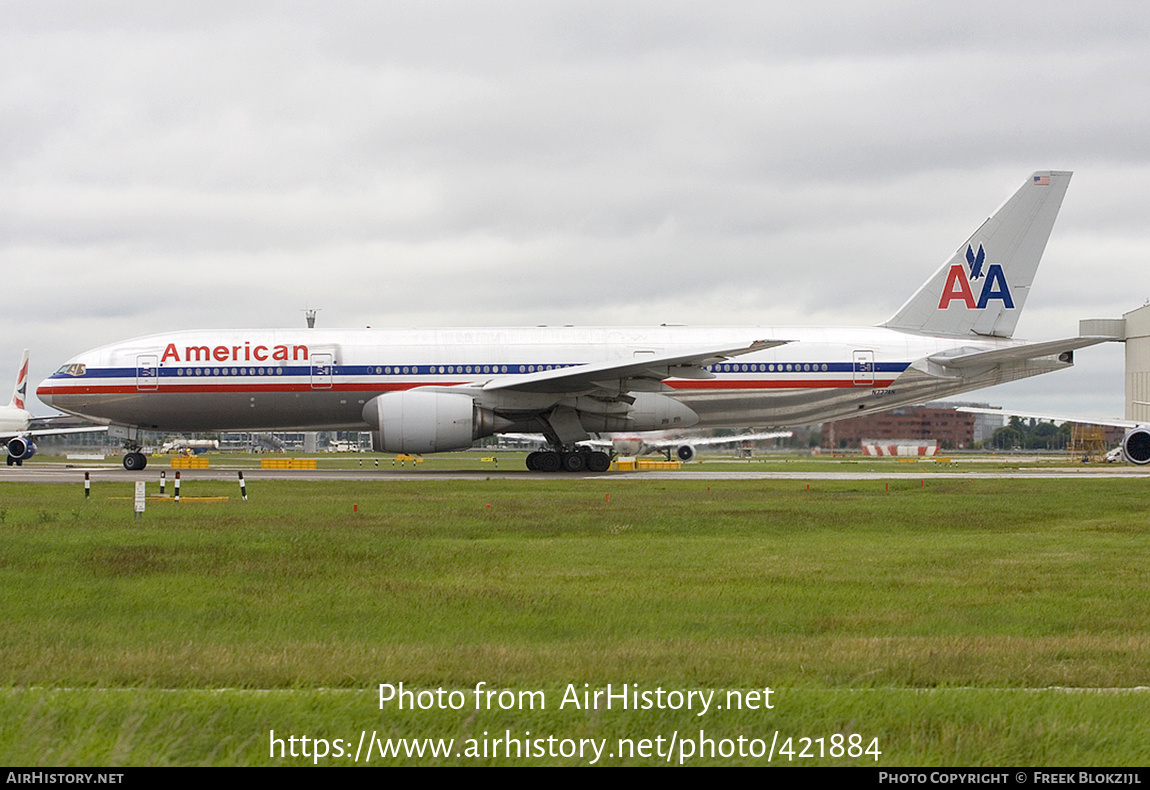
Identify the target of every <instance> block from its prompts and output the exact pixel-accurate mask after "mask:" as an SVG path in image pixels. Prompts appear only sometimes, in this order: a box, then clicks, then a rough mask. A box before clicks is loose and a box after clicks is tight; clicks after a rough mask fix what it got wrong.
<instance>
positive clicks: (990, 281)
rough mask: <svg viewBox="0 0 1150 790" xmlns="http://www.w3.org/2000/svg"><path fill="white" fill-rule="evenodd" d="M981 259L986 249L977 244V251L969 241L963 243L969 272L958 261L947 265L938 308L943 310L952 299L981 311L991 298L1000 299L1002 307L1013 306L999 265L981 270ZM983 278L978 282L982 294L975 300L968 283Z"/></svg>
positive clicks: (983, 259)
mask: <svg viewBox="0 0 1150 790" xmlns="http://www.w3.org/2000/svg"><path fill="white" fill-rule="evenodd" d="M985 261H986V251H985V250H983V249H982V245H981V244H979V245H978V252H977V253H975V251H974V250H973V249H972V248H971V246H970V245H969V244H968V245H966V263H967V265H968V266H969V267H970V273H969V274H967V271H966V268H965V267H964V266H963V265H962V264H961V263H956V264H954V265H953V266H951V267H950V271H949V272H947V275H946V285H945V286H943V289H942V297H941V298H940V299H939V300H938V309H939V310H945V309H947V308H948V307H950V303H951V302H954V301H959V302H962V303H963V304H964V305H966V306H967V307H968V308H969V309H971V310H981V309H983V308H984V307H986V306H987V304H989V303H990V300H991V299H1001V300H1002V306H1003V307H1014V299H1013V298H1011V296H1010V286H1008V285H1007V284H1006V275H1005V274H1003V272H1002V264H1000V263H992V264H990V265H989V266H988V267H987V268H986V271H985V272H983V270H982V265H983V263H984V262H985ZM983 277H985V278H986V279H985V281H984V282H983V283H982V293H980V294H979V296H978V300H977V301H975V298H974V291H973V289H971V287H970V284H971V283H972V282H974V281H976V280H981V279H983Z"/></svg>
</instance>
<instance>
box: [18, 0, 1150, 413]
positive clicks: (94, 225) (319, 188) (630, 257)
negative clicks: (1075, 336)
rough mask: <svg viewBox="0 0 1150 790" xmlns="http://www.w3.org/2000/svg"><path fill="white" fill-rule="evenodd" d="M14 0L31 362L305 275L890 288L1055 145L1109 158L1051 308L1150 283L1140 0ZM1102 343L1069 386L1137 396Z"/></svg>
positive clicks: (617, 291) (295, 286)
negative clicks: (1105, 368)
mask: <svg viewBox="0 0 1150 790" xmlns="http://www.w3.org/2000/svg"><path fill="white" fill-rule="evenodd" d="M193 9H194V10H193ZM5 10H6V16H7V22H6V25H5V27H4V30H3V31H2V32H0V66H2V68H3V70H4V74H5V80H4V81H3V83H2V84H0V179H2V183H3V184H4V186H3V188H2V189H0V266H3V270H4V272H5V273H6V277H7V282H8V283H9V286H10V291H9V292H10V294H17V295H18V296H17V297H16V298H12V297H11V296H10V299H9V300H8V302H9V309H8V310H6V311H5V312H4V316H3V318H0V321H3V325H2V330H3V331H2V332H0V363H2V360H3V359H11V360H12V364H13V365H15V362H16V361H17V359H18V354H19V349H20V348H22V347H24V346H25V345H31V346H32V347H33V366H34V371H38V372H39V373H40V374H43V373H46V372H47V371H48V370H50V369H52V368H54V367H55V366H56V365H57V364H59V362H61V361H63V359H66V358H67V357H69V356H71V355H73V354H74V353H76V352H78V351H80V350H82V349H84V348H87V347H90V346H92V345H95V344H98V343H104V342H111V341H114V340H116V339H119V338H121V337H125V336H129V335H132V334H143V333H149V332H154V331H161V330H164V329H168V328H174V327H191V326H214V327H226V326H235V325H241V324H246V325H257V326H272V325H282V324H294V323H300V322H302V319H301V316H300V313H299V311H300V310H301V309H302V308H303V307H304V305H305V303H309V304H311V305H312V306H318V307H322V308H323V312H321V314H320V320H321V322H322V323H325V324H327V325H348V326H359V325H364V324H372V325H377V326H380V325H392V324H394V325H426V324H431V325H436V324H454V325H459V324H485V325H491V324H517V323H528V324H537V323H639V324H642V323H659V322H663V321H679V322H690V323H755V324H787V323H842V324H851V323H864V324H865V323H874V322H877V321H881V320H883V319H885V318H886V317H887V316H888V315H890V313H892V312H893V311H894V310H895V309H896V308H897V307H898V306H899V304H901V302H902V301H903V300H904V299H905V298H906V296H907V295H909V293H910V292H911V291H913V290H914V288H915V287H917V285H918V284H919V282H921V281H922V280H923V279H924V278H925V277H926V275H927V274H928V273H929V272H930V271H931V270H932V269H933V268H934V267H936V266H937V265H938V264H940V263H941V262H942V261H943V259H944V258H946V257H947V256H948V255H949V253H950V252H951V251H952V250H953V249H954V248H955V246H957V245H958V244H959V243H960V242H961V241H962V240H963V239H964V238H965V237H966V235H967V234H968V233H969V232H970V231H971V230H973V229H974V228H975V227H976V226H977V225H978V224H979V223H980V222H981V220H982V219H983V218H984V217H985V216H986V215H987V214H989V212H990V211H991V210H993V208H994V207H995V205H997V203H998V202H1000V201H1001V200H1003V199H1005V198H1006V197H1007V196H1008V195H1009V194H1010V192H1011V191H1013V189H1014V188H1015V187H1016V186H1017V185H1018V184H1019V183H1021V181H1022V180H1023V179H1024V178H1025V177H1026V176H1027V175H1028V174H1029V173H1030V172H1032V171H1033V170H1035V169H1042V168H1048V167H1054V168H1059V169H1063V168H1065V169H1074V170H1076V171H1077V172H1076V176H1075V179H1074V182H1073V183H1072V185H1071V187H1070V192H1069V195H1068V197H1067V201H1066V205H1065V206H1064V209H1063V213H1062V216H1061V217H1060V219H1059V223H1058V225H1057V226H1056V228H1055V234H1054V236H1053V238H1052V240H1051V244H1050V247H1049V249H1048V252H1047V258H1046V262H1045V263H1044V269H1043V271H1042V272H1041V273H1040V276H1039V280H1038V282H1037V283H1036V285H1035V290H1034V294H1033V297H1032V299H1031V300H1030V302H1029V304H1028V308H1027V314H1026V315H1024V317H1023V319H1022V324H1021V325H1020V327H1019V330H1020V333H1023V334H1026V335H1027V336H1033V337H1046V336H1050V337H1053V336H1057V335H1064V334H1070V333H1073V332H1074V331H1076V322H1077V320H1078V319H1079V318H1082V317H1093V316H1099V315H1102V316H1107V315H1119V314H1121V313H1122V312H1124V311H1126V310H1129V309H1132V308H1134V307H1137V306H1139V305H1140V304H1142V302H1143V300H1144V299H1145V298H1147V297H1148V296H1150V280H1147V278H1146V277H1145V275H1144V273H1143V272H1144V265H1143V261H1144V260H1145V259H1146V258H1147V251H1148V248H1150V238H1148V232H1147V230H1146V222H1145V217H1146V216H1147V213H1148V209H1150V205H1148V200H1147V198H1146V197H1144V195H1143V191H1142V190H1141V188H1140V187H1141V186H1142V183H1143V176H1144V175H1147V173H1148V171H1150V162H1147V153H1146V146H1145V139H1146V132H1147V126H1148V121H1150V118H1148V113H1150V110H1147V108H1148V107H1150V102H1148V101H1147V93H1148V89H1150V85H1148V84H1147V82H1148V80H1150V62H1148V61H1150V47H1148V46H1147V43H1150V42H1148V41H1147V32H1148V31H1147V25H1148V22H1147V19H1146V15H1145V13H1144V11H1143V10H1142V9H1141V7H1140V6H1138V5H1137V4H1106V5H1102V6H1094V7H1088V6H1084V5H1081V4H1078V3H1071V2H1055V3H1038V2H1024V3H1013V4H1008V6H1006V7H1004V6H1002V5H1001V4H992V3H986V2H975V3H963V4H954V5H941V6H940V5H938V4H933V5H929V6H926V5H923V4H918V3H902V2H885V3H877V4H876V3H867V4H859V3H845V2H844V3H817V2H816V3H813V4H803V5H802V6H801V7H799V6H793V4H791V5H786V4H764V3H748V2H718V3H708V4H706V5H705V6H703V5H699V4H694V3H675V2H671V3H667V2H660V3H654V2H651V3H641V2H640V3H626V4H620V3H597V2H578V3H547V4H539V3H527V2H523V3H498V4H492V3H462V2H443V3H423V2H418V3H416V2H411V3H387V4H379V3H372V2H336V3H324V4H318V3H281V2H275V3H272V2H267V3H258V2H253V3H243V2H240V3H212V2H209V3H197V4H196V5H195V6H194V7H179V6H175V7H169V6H165V5H164V4H149V3H140V2H91V3H84V4H82V5H80V6H77V5H76V4H73V3H53V2H37V3H24V2H20V3H14V4H10V5H9V6H7V7H6V9H5ZM1084 275H1085V276H1084ZM1140 283H1144V284H1143V285H1140ZM1091 353H1092V352H1091V350H1086V351H1083V352H1081V353H1080V355H1079V359H1080V361H1081V360H1083V359H1085V358H1087V357H1088V356H1089V355H1090V354H1091ZM1102 356H1103V357H1105V355H1102ZM1111 361H1112V360H1111ZM0 369H2V368H0ZM1080 373H1081V370H1077V371H1074V372H1071V373H1067V374H1060V376H1062V377H1063V378H1062V381H1061V382H1059V383H1058V386H1057V388H1056V391H1057V393H1058V395H1059V396H1060V397H1062V398H1063V399H1070V398H1075V397H1077V398H1078V399H1079V400H1080V401H1082V402H1083V403H1085V404H1086V405H1093V407H1094V408H1093V409H1091V410H1093V411H1098V412H1105V411H1117V410H1119V409H1120V407H1121V392H1120V382H1119V385H1118V391H1110V390H1112V389H1113V386H1112V384H1113V382H1112V381H1111V382H1110V383H1108V384H1107V385H1106V389H1107V391H1106V392H1105V393H1102V392H1101V390H1100V388H1099V387H1098V386H1097V382H1098V378H1099V375H1101V374H1099V373H1098V372H1097V371H1093V372H1092V373H1091V375H1089V376H1084V375H1080ZM1015 386H1022V385H1015ZM1025 386H1031V385H1030V384H1027V385H1025ZM1033 386H1035V387H1038V388H1040V389H1041V388H1042V387H1043V386H1045V387H1047V390H1046V391H1047V392H1055V388H1054V387H1053V386H1052V385H1050V384H1049V379H1042V380H1039V381H1038V382H1036V383H1035V384H1034V385H1033ZM1026 397H1037V396H1035V395H1031V394H1030V393H1026ZM1083 403H1079V404H1078V405H1079V406H1082V405H1083Z"/></svg>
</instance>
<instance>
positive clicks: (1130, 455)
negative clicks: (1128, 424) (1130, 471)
mask: <svg viewBox="0 0 1150 790" xmlns="http://www.w3.org/2000/svg"><path fill="white" fill-rule="evenodd" d="M1122 456H1123V457H1124V458H1125V459H1126V460H1127V461H1129V462H1130V463H1132V464H1138V465H1139V466H1143V465H1145V464H1150V430H1147V429H1146V428H1133V429H1131V430H1130V431H1127V433H1126V435H1125V436H1123V437H1122Z"/></svg>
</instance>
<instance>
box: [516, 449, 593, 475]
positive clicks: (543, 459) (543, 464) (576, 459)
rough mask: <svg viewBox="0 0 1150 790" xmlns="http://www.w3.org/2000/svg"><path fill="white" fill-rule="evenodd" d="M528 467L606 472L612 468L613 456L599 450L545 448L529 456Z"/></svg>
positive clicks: (555, 470)
mask: <svg viewBox="0 0 1150 790" xmlns="http://www.w3.org/2000/svg"><path fill="white" fill-rule="evenodd" d="M527 468H528V469H529V470H531V471H532V472H559V471H563V472H584V471H586V472H595V473H599V472H606V471H607V470H608V469H610V468H611V456H609V455H608V454H607V453H604V452H600V451H599V450H585V449H577V450H564V451H562V452H558V451H555V450H543V451H541V452H536V453H531V454H530V455H528V456H527Z"/></svg>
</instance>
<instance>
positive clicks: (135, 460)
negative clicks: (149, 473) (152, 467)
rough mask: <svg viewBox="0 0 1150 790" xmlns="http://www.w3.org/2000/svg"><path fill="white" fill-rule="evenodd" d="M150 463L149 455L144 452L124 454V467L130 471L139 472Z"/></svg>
mask: <svg viewBox="0 0 1150 790" xmlns="http://www.w3.org/2000/svg"><path fill="white" fill-rule="evenodd" d="M147 465H148V459H147V456H145V455H144V454H143V453H135V452H133V453H126V454H125V455H124V468H125V469H127V470H128V471H129V472H138V471H140V470H141V469H143V468H144V467H145V466H147Z"/></svg>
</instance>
